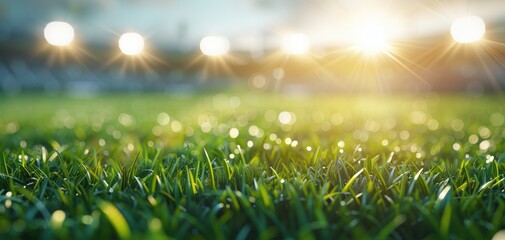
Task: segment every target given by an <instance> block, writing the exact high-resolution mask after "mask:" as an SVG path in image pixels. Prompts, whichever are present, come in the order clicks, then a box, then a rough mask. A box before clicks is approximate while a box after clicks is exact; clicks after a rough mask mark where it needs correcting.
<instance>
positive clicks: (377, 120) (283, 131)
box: [0, 92, 505, 239]
mask: <svg viewBox="0 0 505 240" xmlns="http://www.w3.org/2000/svg"><path fill="white" fill-rule="evenodd" d="M504 100H505V99H504V98H503V97H502V96H483V97H475V96H467V95H450V96H449V95H443V94H442V95H438V94H425V95H418V96H353V95H350V94H344V95H321V96H316V95H281V94H279V95H276V94H251V93H242V92H237V93H234V92H225V93H215V94H211V93H205V94H185V95H182V94H181V95H162V94H147V93H145V94H108V95H107V94H104V95H96V96H67V95H38V94H34V95H28V94H26V95H19V96H0V237H2V236H3V237H2V239H3V238H4V237H6V238H8V239H16V238H23V239H26V238H55V237H56V238H63V239H70V238H72V239H74V238H77V239H87V238H91V237H99V238H100V239H107V238H121V239H130V238H146V237H149V238H153V239H165V238H175V239H182V238H194V239H223V238H236V239H258V238H260V239H271V238H295V239H321V238H322V239H333V238H335V237H340V238H344V239H347V238H353V239H355V238H357V239H362V238H365V239H367V238H377V239H386V238H391V239H402V238H416V239H423V238H427V239H461V238H463V239H490V238H491V237H493V235H495V233H497V232H498V231H499V230H501V229H505V217H504V214H505V194H504V191H505V176H504V173H503V172H504V170H505V163H504V162H503V161H504V160H503V159H504V158H505V127H504V126H505V125H504V124H505V109H504V107H503V106H504V105H503V103H504V102H505V101H504Z"/></svg>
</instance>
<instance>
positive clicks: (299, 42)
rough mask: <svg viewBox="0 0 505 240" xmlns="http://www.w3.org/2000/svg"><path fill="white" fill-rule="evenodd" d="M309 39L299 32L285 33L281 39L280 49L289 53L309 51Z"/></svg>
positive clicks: (297, 53)
mask: <svg viewBox="0 0 505 240" xmlns="http://www.w3.org/2000/svg"><path fill="white" fill-rule="evenodd" d="M309 49H310V40H309V38H308V37H307V36H305V35H304V34H301V33H297V34H291V35H287V36H285V37H284V38H283V39H282V50H283V51H284V52H286V53H288V54H291V55H302V54H305V53H307V52H308V51H309Z"/></svg>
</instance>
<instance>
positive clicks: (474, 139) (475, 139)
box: [468, 134, 479, 144]
mask: <svg viewBox="0 0 505 240" xmlns="http://www.w3.org/2000/svg"><path fill="white" fill-rule="evenodd" d="M478 141H479V137H478V136H477V135H475V134H472V135H470V136H469V137H468V142H469V143H471V144H476V143H477V142H478Z"/></svg>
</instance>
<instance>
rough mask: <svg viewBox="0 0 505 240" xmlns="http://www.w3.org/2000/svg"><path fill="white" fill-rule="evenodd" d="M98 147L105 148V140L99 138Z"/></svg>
mask: <svg viewBox="0 0 505 240" xmlns="http://www.w3.org/2000/svg"><path fill="white" fill-rule="evenodd" d="M98 145H100V147H105V140H104V139H103V138H100V139H99V140H98Z"/></svg>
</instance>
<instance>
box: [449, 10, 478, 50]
mask: <svg viewBox="0 0 505 240" xmlns="http://www.w3.org/2000/svg"><path fill="white" fill-rule="evenodd" d="M485 33H486V24H485V23H484V20H482V18H480V17H477V16H467V17H462V18H458V19H456V21H454V22H453V23H452V26H451V35H452V38H453V39H454V40H455V41H456V42H459V43H472V42H477V41H479V40H480V39H481V38H482V37H483V36H484V34H485Z"/></svg>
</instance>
